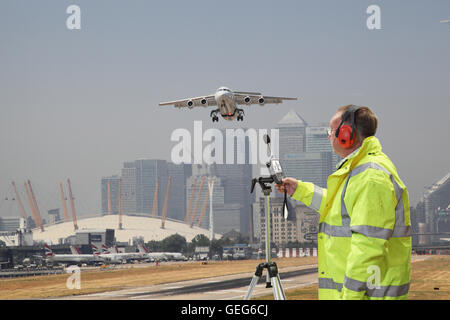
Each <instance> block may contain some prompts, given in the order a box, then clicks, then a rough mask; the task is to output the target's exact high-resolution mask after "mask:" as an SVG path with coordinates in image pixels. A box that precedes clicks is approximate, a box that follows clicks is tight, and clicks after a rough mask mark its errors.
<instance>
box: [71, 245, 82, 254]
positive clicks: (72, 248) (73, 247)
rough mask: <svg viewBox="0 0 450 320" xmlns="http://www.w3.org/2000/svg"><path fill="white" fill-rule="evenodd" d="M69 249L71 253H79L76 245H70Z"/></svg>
mask: <svg viewBox="0 0 450 320" xmlns="http://www.w3.org/2000/svg"><path fill="white" fill-rule="evenodd" d="M70 251H71V252H72V254H81V252H80V249H78V247H77V246H74V245H71V246H70Z"/></svg>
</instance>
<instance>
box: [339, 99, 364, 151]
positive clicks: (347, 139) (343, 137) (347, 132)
mask: <svg viewBox="0 0 450 320" xmlns="http://www.w3.org/2000/svg"><path fill="white" fill-rule="evenodd" d="M358 109H359V107H357V106H354V105H352V106H351V107H349V108H348V109H347V110H346V111H345V112H344V114H343V115H342V120H341V123H340V124H339V127H338V128H337V129H336V133H335V135H336V138H337V141H338V143H339V145H340V146H342V147H344V148H346V149H348V148H351V146H353V144H354V143H355V138H356V132H355V130H356V127H355V113H356V111H358ZM349 118H350V123H351V125H348V124H344V122H348V120H349Z"/></svg>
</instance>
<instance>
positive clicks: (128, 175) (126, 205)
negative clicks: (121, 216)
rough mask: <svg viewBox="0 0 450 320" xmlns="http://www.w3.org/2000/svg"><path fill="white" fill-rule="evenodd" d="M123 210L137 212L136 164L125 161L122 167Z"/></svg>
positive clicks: (124, 211)
mask: <svg viewBox="0 0 450 320" xmlns="http://www.w3.org/2000/svg"><path fill="white" fill-rule="evenodd" d="M122 212H123V213H136V166H135V163H134V161H129V162H125V163H124V164H123V168H122Z"/></svg>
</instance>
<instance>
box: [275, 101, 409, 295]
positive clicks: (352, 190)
mask: <svg viewBox="0 0 450 320" xmlns="http://www.w3.org/2000/svg"><path fill="white" fill-rule="evenodd" d="M376 129H377V117H376V116H375V114H373V113H372V111H371V110H370V109H369V108H367V107H356V106H353V105H350V106H345V107H342V108H340V109H339V110H338V111H337V113H336V114H335V115H334V116H333V118H332V119H331V121H330V128H329V130H328V136H329V139H330V142H331V144H332V146H333V150H334V152H335V153H336V154H338V155H339V156H341V157H342V158H343V160H342V161H341V162H340V163H339V164H338V166H337V171H336V172H334V173H333V174H332V175H330V176H329V178H328V182H327V188H326V189H323V188H320V187H318V186H316V185H314V184H312V183H310V182H303V181H301V180H296V179H294V178H286V179H284V180H283V185H281V186H277V189H278V191H279V192H284V188H286V191H287V193H288V194H289V195H291V196H292V198H294V199H296V200H299V201H302V202H303V203H304V204H305V205H307V206H309V207H311V208H313V209H315V210H317V211H318V212H319V213H320V220H319V234H318V260H319V299H407V298H408V291H409V283H410V267H411V221H410V212H409V196H408V191H407V190H406V187H405V185H404V184H403V182H402V181H401V180H400V178H399V176H398V174H397V170H396V168H395V166H394V165H393V163H392V162H391V160H389V158H388V157H387V156H386V155H385V154H384V153H383V152H382V151H381V145H380V142H379V141H378V139H377V138H376V137H375V136H374V135H375V132H376Z"/></svg>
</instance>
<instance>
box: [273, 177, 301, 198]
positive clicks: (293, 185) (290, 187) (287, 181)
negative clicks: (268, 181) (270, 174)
mask: <svg viewBox="0 0 450 320" xmlns="http://www.w3.org/2000/svg"><path fill="white" fill-rule="evenodd" d="M297 185H298V181H297V179H294V178H284V179H283V184H282V185H278V184H275V187H276V188H277V190H278V192H279V193H284V189H285V188H286V192H287V194H288V195H290V196H292V195H293V194H294V192H295V190H296V189H297Z"/></svg>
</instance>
